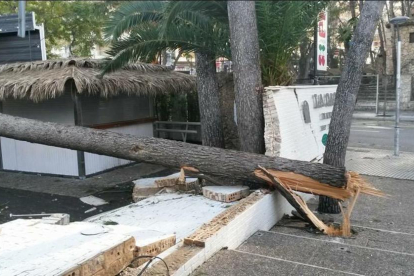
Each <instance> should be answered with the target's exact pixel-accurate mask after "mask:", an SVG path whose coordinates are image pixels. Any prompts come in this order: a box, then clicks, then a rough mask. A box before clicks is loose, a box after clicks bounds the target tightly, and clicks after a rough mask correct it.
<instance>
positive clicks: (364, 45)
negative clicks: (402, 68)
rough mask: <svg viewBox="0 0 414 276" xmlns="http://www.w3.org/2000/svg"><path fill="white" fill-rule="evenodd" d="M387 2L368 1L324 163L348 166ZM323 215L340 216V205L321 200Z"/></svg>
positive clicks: (340, 86)
mask: <svg viewBox="0 0 414 276" xmlns="http://www.w3.org/2000/svg"><path fill="white" fill-rule="evenodd" d="M383 7H384V2H383V1H367V2H365V4H364V8H363V9H362V12H361V15H360V18H359V22H358V25H357V28H356V30H355V33H354V36H353V38H352V41H353V43H352V44H351V47H350V49H349V52H348V55H347V57H346V60H345V66H344V70H343V71H342V75H341V79H340V81H339V84H338V88H337V90H336V96H335V104H334V107H333V111H332V118H331V123H330V125H329V135H328V141H327V145H326V149H325V154H324V159H323V163H324V164H329V165H332V166H336V167H344V166H345V156H346V148H347V146H348V140H349V132H350V129H351V123H352V113H353V112H354V108H355V102H356V99H357V94H358V90H359V86H360V85H361V79H362V73H363V69H364V66H365V60H366V58H367V55H368V51H369V50H370V49H371V45H372V41H373V38H374V34H375V29H376V27H377V25H378V21H379V20H380V18H381V15H382V9H383ZM318 210H319V211H320V212H325V213H340V209H339V205H338V203H337V202H336V201H335V200H333V199H330V198H327V197H320V198H319V207H318Z"/></svg>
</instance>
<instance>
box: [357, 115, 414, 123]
mask: <svg viewBox="0 0 414 276" xmlns="http://www.w3.org/2000/svg"><path fill="white" fill-rule="evenodd" d="M352 119H355V120H371V121H390V122H394V121H395V116H392V117H382V116H381V117H376V116H365V115H355V114H354V115H352ZM400 122H414V117H413V116H400Z"/></svg>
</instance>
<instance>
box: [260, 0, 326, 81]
mask: <svg viewBox="0 0 414 276" xmlns="http://www.w3.org/2000/svg"><path fill="white" fill-rule="evenodd" d="M326 5H327V4H326V3H325V2H322V1H258V2H256V13H257V24H258V30H259V43H260V50H261V52H260V64H261V69H262V79H263V84H264V85H265V86H266V85H289V84H291V83H292V80H293V77H294V76H293V74H292V70H291V69H290V66H291V63H290V62H291V58H292V55H293V53H294V52H295V51H296V50H297V49H298V46H299V43H300V42H301V41H303V39H304V38H305V37H306V36H307V35H308V34H309V31H310V30H312V29H313V26H314V24H315V22H316V19H317V16H318V13H319V12H320V11H321V10H322V9H323V8H324V7H325V6H326Z"/></svg>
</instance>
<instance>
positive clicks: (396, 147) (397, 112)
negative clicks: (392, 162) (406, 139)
mask: <svg viewBox="0 0 414 276" xmlns="http://www.w3.org/2000/svg"><path fill="white" fill-rule="evenodd" d="M397 35H398V42H397V91H396V92H397V93H396V94H397V95H396V105H397V106H396V108H395V127H394V129H395V135H394V155H395V156H399V155H400V127H399V123H400V94H401V38H400V29H399V27H398V25H397Z"/></svg>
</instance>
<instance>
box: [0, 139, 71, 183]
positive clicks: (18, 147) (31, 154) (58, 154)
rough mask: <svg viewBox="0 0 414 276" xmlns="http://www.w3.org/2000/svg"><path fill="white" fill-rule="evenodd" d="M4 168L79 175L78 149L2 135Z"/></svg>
mask: <svg viewBox="0 0 414 276" xmlns="http://www.w3.org/2000/svg"><path fill="white" fill-rule="evenodd" d="M1 150H2V155H3V168H4V169H5V170H12V171H24V172H34V173H48V174H58V175H67V176H77V175H78V161H77V160H78V159H77V154H76V151H74V150H69V149H63V148H56V147H51V146H44V145H40V144H35V143H29V142H24V141H18V140H14V139H9V138H4V137H1Z"/></svg>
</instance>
